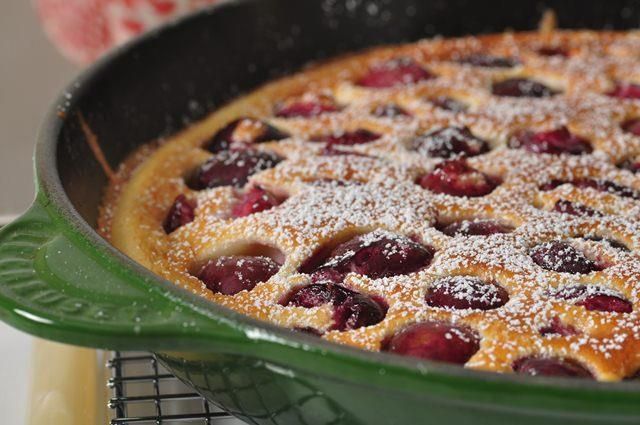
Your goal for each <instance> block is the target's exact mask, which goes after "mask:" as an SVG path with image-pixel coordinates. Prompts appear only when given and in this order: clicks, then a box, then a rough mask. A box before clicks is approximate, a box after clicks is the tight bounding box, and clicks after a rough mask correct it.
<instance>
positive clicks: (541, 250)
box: [530, 241, 602, 274]
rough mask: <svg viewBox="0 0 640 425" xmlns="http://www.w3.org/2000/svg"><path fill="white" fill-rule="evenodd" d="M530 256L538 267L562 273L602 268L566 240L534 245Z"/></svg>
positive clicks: (582, 272) (586, 271)
mask: <svg viewBox="0 0 640 425" xmlns="http://www.w3.org/2000/svg"><path fill="white" fill-rule="evenodd" d="M530 256H531V258H532V259H533V262H534V263H536V264H537V265H539V266H540V267H542V268H544V269H547V270H552V271H555V272H563V273H579V274H585V273H591V272H593V271H598V270H602V268H601V267H599V265H597V264H596V263H595V262H594V261H592V260H590V259H589V258H587V257H585V256H584V254H583V253H581V252H580V251H578V250H577V249H575V248H574V247H573V246H571V245H569V244H568V243H566V242H560V241H553V242H545V243H543V244H540V245H538V246H536V247H535V248H534V249H533V250H532V251H531V252H530Z"/></svg>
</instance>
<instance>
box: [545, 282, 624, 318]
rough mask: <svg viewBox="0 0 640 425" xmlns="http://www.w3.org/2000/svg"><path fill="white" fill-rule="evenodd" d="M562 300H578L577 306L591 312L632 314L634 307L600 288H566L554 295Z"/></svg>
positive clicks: (582, 286)
mask: <svg viewBox="0 0 640 425" xmlns="http://www.w3.org/2000/svg"><path fill="white" fill-rule="evenodd" d="M552 295H553V296H554V297H555V298H559V299H562V300H577V301H576V303H575V304H576V305H580V306H583V307H584V308H586V309H587V310H589V311H604V312H613V313H631V312H632V311H633V305H632V304H631V303H630V302H629V301H627V300H625V299H623V298H620V297H618V296H616V295H613V294H611V293H606V292H605V291H604V290H603V289H602V288H599V287H587V286H586V285H574V286H567V287H564V288H562V289H560V290H558V291H556V292H555V293H553V294H552Z"/></svg>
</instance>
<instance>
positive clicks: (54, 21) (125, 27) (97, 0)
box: [35, 0, 219, 64]
mask: <svg viewBox="0 0 640 425" xmlns="http://www.w3.org/2000/svg"><path fill="white" fill-rule="evenodd" d="M217 1H219V0H35V3H36V7H37V10H38V13H39V15H40V18H41V20H42V22H43V24H44V28H45V31H46V32H47V34H48V35H49V37H50V38H51V39H52V40H53V42H54V43H55V44H56V45H57V46H58V47H59V48H60V49H61V50H62V52H63V53H64V54H65V56H67V57H68V58H69V59H71V60H72V61H74V62H76V63H80V64H87V63H90V62H92V61H94V60H95V59H96V58H98V57H99V56H100V55H101V54H102V53H104V52H105V51H106V50H108V49H109V48H111V47H113V46H115V45H118V44H121V43H123V42H125V41H127V40H129V39H130V38H132V37H135V36H136V35H138V34H141V33H142V32H144V31H146V30H148V29H150V28H153V27H155V26H157V25H159V24H161V23H162V22H164V21H166V20H168V19H172V18H175V17H177V16H180V15H183V14H185V13H188V12H190V11H192V10H195V9H197V8H199V7H202V6H205V5H207V4H211V3H215V2H217Z"/></svg>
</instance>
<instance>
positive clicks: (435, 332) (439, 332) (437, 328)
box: [383, 322, 480, 364]
mask: <svg viewBox="0 0 640 425" xmlns="http://www.w3.org/2000/svg"><path fill="white" fill-rule="evenodd" d="M479 348H480V338H479V337H478V335H477V334H476V332H474V331H473V330H471V329H469V328H467V327H463V326H454V325H450V324H447V323H442V322H423V323H417V324H415V325H412V326H409V327H408V328H405V329H403V330H401V331H400V332H398V333H397V334H395V335H393V336H392V337H391V338H390V339H389V340H388V341H386V342H385V343H384V345H383V350H384V351H388V352H391V353H396V354H401V355H404V356H411V357H418V358H421V359H426V360H435V361H440V362H447V363H455V364H465V363H466V362H467V361H468V360H469V359H470V358H471V357H472V356H473V355H474V354H475V353H476V352H477V351H478V349H479Z"/></svg>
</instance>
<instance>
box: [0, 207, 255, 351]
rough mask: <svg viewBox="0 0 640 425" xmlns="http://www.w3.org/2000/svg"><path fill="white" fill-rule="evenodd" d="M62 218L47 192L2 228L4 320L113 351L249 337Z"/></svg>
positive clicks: (0, 301) (206, 345) (222, 343)
mask: <svg viewBox="0 0 640 425" xmlns="http://www.w3.org/2000/svg"><path fill="white" fill-rule="evenodd" d="M96 245H100V244H95V243H91V242H90V241H89V240H87V238H86V236H84V235H83V232H81V231H79V230H78V229H76V228H74V227H73V226H72V225H71V224H69V222H68V221H67V220H64V219H63V218H61V216H60V213H59V212H58V211H55V210H53V207H52V206H51V204H50V203H49V202H48V200H47V199H46V197H45V196H44V195H40V196H38V198H37V199H36V201H35V203H34V204H33V206H32V207H31V208H30V209H29V210H28V211H27V212H26V213H25V214H24V215H23V216H21V217H20V218H18V219H17V220H16V221H14V222H13V223H10V224H8V225H6V226H5V227H3V228H2V229H0V319H1V320H3V321H5V322H7V323H8V324H10V325H12V326H14V327H16V328H18V329H21V330H23V331H25V332H28V333H31V334H33V335H36V336H39V337H43V338H46V339H51V340H55V341H59V342H65V343H70V344H75V345H84V346H89V347H95V348H108V349H116V350H149V351H155V350H158V351H162V350H171V351H176V350H183V349H184V350H189V351H200V350H211V349H212V348H213V347H215V351H218V350H221V349H224V347H229V349H230V350H231V347H233V346H234V345H237V344H238V343H240V342H242V341H244V343H245V344H244V345H246V342H247V337H246V335H245V331H244V330H242V329H240V328H239V327H238V325H237V323H236V322H234V321H233V320H229V318H228V315H225V314H221V313H219V312H217V311H213V309H211V308H210V306H209V308H207V305H206V304H205V303H206V301H205V300H204V299H199V298H198V297H195V296H193V298H198V299H197V300H194V301H193V302H189V301H188V296H179V295H180V294H177V292H179V291H178V290H177V288H168V285H163V282H162V280H161V279H159V278H157V279H155V278H154V277H153V276H152V275H149V274H147V276H145V274H144V273H141V270H138V269H136V268H135V266H133V265H131V264H130V263H129V262H127V261H126V260H124V259H119V258H117V256H114V255H113V253H108V252H106V248H104V247H99V246H96Z"/></svg>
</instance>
